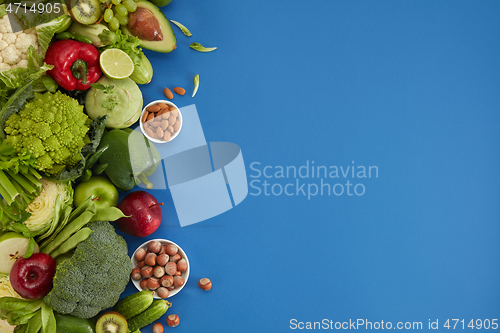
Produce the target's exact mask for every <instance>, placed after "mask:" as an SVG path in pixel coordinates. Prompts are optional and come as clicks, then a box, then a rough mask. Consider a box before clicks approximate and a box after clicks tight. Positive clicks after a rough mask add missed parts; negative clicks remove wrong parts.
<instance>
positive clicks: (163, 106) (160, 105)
mask: <svg viewBox="0 0 500 333" xmlns="http://www.w3.org/2000/svg"><path fill="white" fill-rule="evenodd" d="M158 106H159V107H160V110H164V109H166V110H168V105H167V104H165V103H158Z"/></svg>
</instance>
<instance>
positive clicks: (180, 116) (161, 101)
mask: <svg viewBox="0 0 500 333" xmlns="http://www.w3.org/2000/svg"><path fill="white" fill-rule="evenodd" d="M158 103H165V104H167V105H172V106H173V107H175V108H176V109H177V112H179V116H178V119H177V120H178V121H180V123H181V126H180V127H179V130H178V131H177V132H174V134H173V135H172V136H171V137H170V140H169V141H165V140H163V139H162V140H160V139H157V138H153V137H151V136H149V135H148V134H147V133H146V130H145V129H144V123H143V122H142V117H143V116H144V113H145V112H146V109H147V108H148V107H149V106H151V105H154V104H158ZM183 123H184V120H183V119H182V113H181V110H179V108H178V107H177V105H175V104H174V103H172V102H170V101H168V100H164V99H159V100H156V101H152V102H151V103H149V104H148V105H146V106H145V107H144V108H143V109H142V112H141V117H140V118H139V124H140V127H141V131H142V134H144V135H145V136H146V138H148V139H149V140H150V141H152V142H155V143H166V142H170V141H172V140H173V139H175V138H176V137H177V136H178V135H179V133H180V132H181V130H182V124H183Z"/></svg>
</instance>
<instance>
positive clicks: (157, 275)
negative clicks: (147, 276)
mask: <svg viewBox="0 0 500 333" xmlns="http://www.w3.org/2000/svg"><path fill="white" fill-rule="evenodd" d="M153 275H154V276H155V278H157V279H159V278H161V277H162V276H163V275H165V268H163V267H162V266H155V268H153Z"/></svg>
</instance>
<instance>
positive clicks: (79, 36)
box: [75, 35, 92, 44]
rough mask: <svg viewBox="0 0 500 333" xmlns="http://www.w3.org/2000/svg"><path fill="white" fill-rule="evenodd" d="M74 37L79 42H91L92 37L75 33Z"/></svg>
mask: <svg viewBox="0 0 500 333" xmlns="http://www.w3.org/2000/svg"><path fill="white" fill-rule="evenodd" d="M75 39H76V40H77V41H79V42H82V43H87V44H92V39H90V38H88V37H86V36H82V35H76V37H75Z"/></svg>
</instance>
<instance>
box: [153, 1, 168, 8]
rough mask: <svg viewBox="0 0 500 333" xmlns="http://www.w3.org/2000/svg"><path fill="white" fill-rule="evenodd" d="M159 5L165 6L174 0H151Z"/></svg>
mask: <svg viewBox="0 0 500 333" xmlns="http://www.w3.org/2000/svg"><path fill="white" fill-rule="evenodd" d="M149 1H151V2H152V3H154V4H155V5H156V6H158V7H163V6H166V5H168V4H169V3H171V2H172V0H149Z"/></svg>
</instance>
